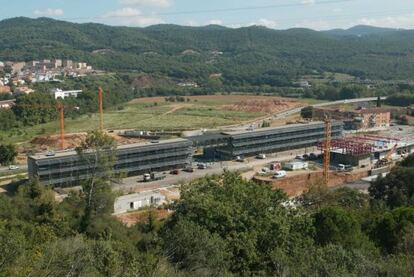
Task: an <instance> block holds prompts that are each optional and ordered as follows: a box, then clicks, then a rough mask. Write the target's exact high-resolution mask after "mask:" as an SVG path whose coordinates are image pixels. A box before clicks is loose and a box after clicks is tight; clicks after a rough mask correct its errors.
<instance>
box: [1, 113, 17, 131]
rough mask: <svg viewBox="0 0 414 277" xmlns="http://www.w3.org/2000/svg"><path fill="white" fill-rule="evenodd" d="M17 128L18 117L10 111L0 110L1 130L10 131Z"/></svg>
mask: <svg viewBox="0 0 414 277" xmlns="http://www.w3.org/2000/svg"><path fill="white" fill-rule="evenodd" d="M16 126H17V121H16V116H15V115H14V113H13V112H12V111H11V110H9V109H0V130H2V131H8V130H10V129H12V128H14V127H16Z"/></svg>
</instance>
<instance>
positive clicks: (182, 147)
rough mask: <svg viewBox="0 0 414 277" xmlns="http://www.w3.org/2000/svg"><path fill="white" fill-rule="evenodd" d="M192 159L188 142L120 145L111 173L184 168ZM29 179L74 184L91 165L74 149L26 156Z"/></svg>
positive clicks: (88, 175)
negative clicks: (51, 153)
mask: <svg viewBox="0 0 414 277" xmlns="http://www.w3.org/2000/svg"><path fill="white" fill-rule="evenodd" d="M191 162H192V142H191V141H189V140H185V139H172V140H165V141H159V142H156V143H155V142H148V143H137V144H129V145H121V146H119V147H118V148H117V152H116V162H115V165H114V172H115V173H118V174H125V175H127V176H137V175H140V174H144V173H149V172H157V171H166V170H171V169H177V168H184V167H186V166H187V165H188V164H191ZM28 170H29V178H30V179H31V180H33V179H36V178H38V179H39V181H40V182H42V183H43V184H45V185H51V186H71V185H77V184H79V182H80V181H82V180H85V179H88V178H89V177H90V176H91V173H92V171H93V168H91V166H90V165H88V164H87V162H86V161H85V160H84V159H82V158H80V157H79V155H78V154H77V153H76V152H75V151H64V152H56V153H54V154H53V155H50V153H49V155H48V154H36V155H31V156H28Z"/></svg>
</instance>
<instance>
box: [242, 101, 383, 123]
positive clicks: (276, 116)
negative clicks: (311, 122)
mask: <svg viewBox="0 0 414 277" xmlns="http://www.w3.org/2000/svg"><path fill="white" fill-rule="evenodd" d="M386 99H387V97H381V100H386ZM376 100H377V97H367V98H357V99H345V100H338V101H331V102H324V103H319V104H313V105H310V106H312V107H314V108H318V107H326V106H332V105H340V104H348V103H361V102H371V101H376ZM302 108H303V107H300V108H294V109H291V110H287V111H283V112H279V113H275V114H273V115H272V116H269V117H267V118H264V119H263V118H262V119H260V120H259V121H256V122H254V123H250V124H243V125H241V126H240V127H239V128H237V129H246V128H249V127H250V126H254V125H258V124H259V125H260V124H261V123H262V122H263V121H264V120H273V119H285V118H287V117H289V116H292V115H295V114H298V113H300V111H301V110H302Z"/></svg>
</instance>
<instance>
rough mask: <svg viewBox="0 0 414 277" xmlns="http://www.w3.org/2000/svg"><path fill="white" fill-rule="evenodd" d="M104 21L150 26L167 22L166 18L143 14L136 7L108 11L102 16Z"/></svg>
mask: <svg viewBox="0 0 414 277" xmlns="http://www.w3.org/2000/svg"><path fill="white" fill-rule="evenodd" d="M101 19H102V21H104V23H109V24H113V25H123V26H140V27H143V26H149V25H154V24H161V23H165V22H164V20H162V19H161V18H159V17H157V16H151V15H143V13H142V12H141V11H140V10H138V9H134V8H122V9H119V10H115V11H111V12H108V13H106V14H104V15H102V16H101Z"/></svg>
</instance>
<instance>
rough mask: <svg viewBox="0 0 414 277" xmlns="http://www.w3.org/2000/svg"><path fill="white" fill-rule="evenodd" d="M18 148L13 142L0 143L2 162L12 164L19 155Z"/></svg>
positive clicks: (0, 159) (0, 162)
mask: <svg viewBox="0 0 414 277" xmlns="http://www.w3.org/2000/svg"><path fill="white" fill-rule="evenodd" d="M17 154H18V153H17V150H16V147H15V146H14V145H13V144H2V145H0V164H2V165H10V164H12V163H13V162H14V159H15V158H16V157H17Z"/></svg>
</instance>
